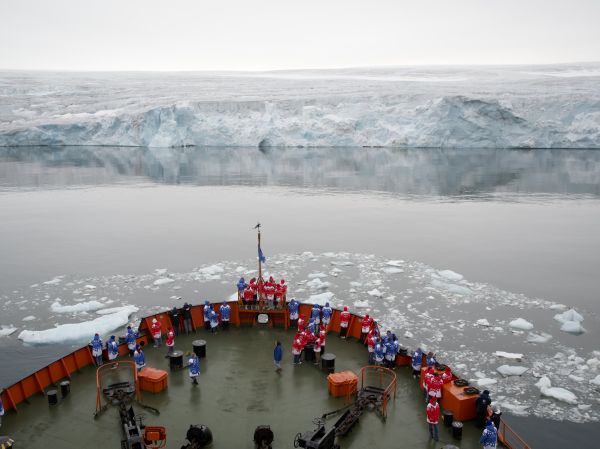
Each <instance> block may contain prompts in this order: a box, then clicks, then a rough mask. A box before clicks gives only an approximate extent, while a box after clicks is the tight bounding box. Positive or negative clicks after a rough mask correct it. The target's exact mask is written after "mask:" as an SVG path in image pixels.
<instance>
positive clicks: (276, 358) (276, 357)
mask: <svg viewBox="0 0 600 449" xmlns="http://www.w3.org/2000/svg"><path fill="white" fill-rule="evenodd" d="M282 358H283V348H282V347H281V342H280V341H278V342H276V343H275V349H274V350H273V362H274V363H275V372H276V373H277V374H279V373H281V359H282Z"/></svg>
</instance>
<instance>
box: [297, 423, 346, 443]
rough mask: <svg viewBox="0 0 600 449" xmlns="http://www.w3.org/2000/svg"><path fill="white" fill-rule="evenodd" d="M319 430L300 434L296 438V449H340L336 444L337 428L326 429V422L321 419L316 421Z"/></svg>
mask: <svg viewBox="0 0 600 449" xmlns="http://www.w3.org/2000/svg"><path fill="white" fill-rule="evenodd" d="M315 424H316V425H317V428H316V429H315V430H312V431H310V430H309V431H308V432H304V433H303V434H301V433H299V434H297V435H296V438H294V447H303V448H306V449H339V448H340V447H339V446H338V445H337V444H335V427H332V428H331V429H329V430H326V429H325V422H324V421H323V420H321V419H317V420H315Z"/></svg>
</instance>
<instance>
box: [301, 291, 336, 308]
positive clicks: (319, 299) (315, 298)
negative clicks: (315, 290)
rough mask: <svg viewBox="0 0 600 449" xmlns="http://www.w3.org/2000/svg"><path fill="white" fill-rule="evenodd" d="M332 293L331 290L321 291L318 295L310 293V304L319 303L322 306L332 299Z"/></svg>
mask: <svg viewBox="0 0 600 449" xmlns="http://www.w3.org/2000/svg"><path fill="white" fill-rule="evenodd" d="M333 297H334V294H333V293H331V292H323V293H319V294H318V295H311V296H310V297H309V298H308V301H307V302H309V303H310V304H319V305H320V306H324V305H325V303H326V302H329V301H331V300H332V299H333Z"/></svg>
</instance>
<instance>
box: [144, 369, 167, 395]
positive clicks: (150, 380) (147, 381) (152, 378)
mask: <svg viewBox="0 0 600 449" xmlns="http://www.w3.org/2000/svg"><path fill="white" fill-rule="evenodd" d="M168 378H169V373H167V372H166V371H163V370H161V369H156V368H144V369H142V371H140V372H139V374H138V379H139V381H140V389H141V390H142V391H149V392H150V393H159V392H161V391H163V390H165V389H166V388H167V381H168Z"/></svg>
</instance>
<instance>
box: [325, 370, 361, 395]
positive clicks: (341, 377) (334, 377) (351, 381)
mask: <svg viewBox="0 0 600 449" xmlns="http://www.w3.org/2000/svg"><path fill="white" fill-rule="evenodd" d="M357 387H358V376H357V375H356V374H354V373H353V372H352V371H342V372H340V373H332V374H330V375H329V376H327V388H328V390H329V394H331V395H332V396H335V397H340V396H350V395H353V394H355V393H356V389H357Z"/></svg>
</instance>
